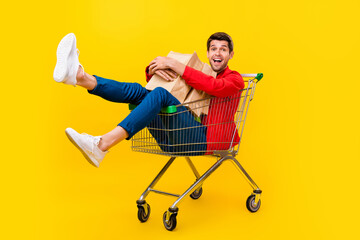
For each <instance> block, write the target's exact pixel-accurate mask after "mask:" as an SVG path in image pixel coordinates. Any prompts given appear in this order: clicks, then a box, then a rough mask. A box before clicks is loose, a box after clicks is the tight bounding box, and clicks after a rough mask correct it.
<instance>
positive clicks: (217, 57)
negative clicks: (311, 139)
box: [54, 32, 244, 167]
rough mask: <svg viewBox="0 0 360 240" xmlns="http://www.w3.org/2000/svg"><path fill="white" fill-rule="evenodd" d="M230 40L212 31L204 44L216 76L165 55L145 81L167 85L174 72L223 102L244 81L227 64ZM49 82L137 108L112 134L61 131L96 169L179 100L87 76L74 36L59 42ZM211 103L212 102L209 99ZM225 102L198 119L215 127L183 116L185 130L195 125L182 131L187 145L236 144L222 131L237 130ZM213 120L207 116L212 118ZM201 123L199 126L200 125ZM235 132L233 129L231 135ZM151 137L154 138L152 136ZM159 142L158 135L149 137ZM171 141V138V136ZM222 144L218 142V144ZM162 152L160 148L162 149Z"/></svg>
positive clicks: (233, 109)
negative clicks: (157, 78)
mask: <svg viewBox="0 0 360 240" xmlns="http://www.w3.org/2000/svg"><path fill="white" fill-rule="evenodd" d="M233 55H234V52H233V42H232V39H231V37H230V36H229V35H227V34H226V33H222V32H219V33H214V34H213V35H211V36H210V38H209V39H208V41H207V57H208V59H209V62H210V65H211V67H212V69H213V70H214V71H215V72H217V77H216V78H214V77H211V76H208V75H205V74H204V73H202V72H200V71H197V70H195V69H192V68H190V67H188V66H185V65H184V64H182V63H180V62H178V61H176V60H174V59H171V58H167V57H157V58H155V59H154V60H153V61H151V63H150V65H149V66H148V67H147V68H146V78H147V81H149V80H150V78H151V76H152V75H153V74H158V75H159V76H161V77H162V78H164V79H165V80H167V81H172V80H173V79H174V78H175V77H176V76H177V74H179V75H181V76H182V78H183V79H184V80H185V81H186V83H187V84H189V85H190V86H192V87H193V88H195V89H198V90H202V91H205V92H206V93H208V94H210V95H213V96H215V97H219V98H224V97H232V96H235V95H237V94H238V93H239V91H240V90H241V89H243V88H244V82H243V80H242V77H241V75H240V74H239V73H237V72H235V71H231V70H230V69H229V68H228V66H227V64H228V61H229V60H230V59H231V58H232V57H233ZM54 79H55V81H56V82H62V83H65V84H69V85H74V86H75V85H78V86H81V87H84V88H86V89H87V90H88V92H89V93H90V94H94V95H98V96H100V97H102V98H104V99H106V100H109V101H112V102H119V103H132V104H136V105H138V106H137V107H136V108H135V109H134V110H133V111H132V112H131V113H130V114H129V115H128V116H127V117H126V118H125V119H124V120H123V121H122V122H121V123H119V124H118V126H116V127H115V128H114V129H113V130H111V131H110V132H108V133H106V134H104V135H102V136H96V137H94V136H91V135H88V134H79V133H77V132H76V131H75V130H73V129H71V128H67V129H66V130H65V132H66V135H67V136H68V138H69V139H70V141H71V142H72V143H73V144H74V145H75V146H76V147H77V148H78V149H79V150H80V151H81V153H82V154H83V155H84V157H85V158H86V159H87V160H88V161H89V163H91V164H92V165H94V166H96V167H99V164H100V162H101V161H102V160H103V158H104V157H105V155H106V153H107V152H108V150H109V149H110V148H111V147H113V146H114V145H116V144H117V143H119V142H121V141H122V140H124V139H130V138H131V137H132V136H133V135H134V134H135V133H137V132H138V131H140V130H141V129H143V128H145V127H146V126H148V125H150V124H154V122H155V121H156V117H157V114H158V113H159V112H160V109H161V108H162V107H166V106H171V105H179V104H180V102H179V101H178V100H177V99H176V98H175V97H174V96H172V95H171V94H170V93H169V92H168V91H166V90H165V89H163V88H161V87H158V88H156V89H154V90H153V91H148V90H146V89H145V88H144V87H142V86H141V85H140V84H138V83H122V82H117V81H114V80H110V79H105V78H101V77H98V76H96V75H89V74H88V73H86V72H85V71H84V68H83V67H82V65H81V64H80V63H79V60H78V53H77V48H76V38H75V35H74V34H73V33H70V34H68V35H66V36H65V37H64V38H63V39H62V40H61V41H60V43H59V46H58V49H57V63H56V66H55V70H54ZM212 101H213V102H216V101H217V100H216V99H215V100H212ZM224 104H225V103H222V102H221V101H218V104H216V106H217V107H214V108H212V109H210V110H209V114H208V116H207V117H205V118H204V119H203V120H202V124H204V125H205V124H209V123H211V124H210V125H216V124H214V123H219V122H222V123H224V122H227V124H225V125H224V124H223V125H222V127H221V126H220V125H217V126H211V127H208V128H206V127H201V126H198V123H197V122H196V121H195V120H194V119H193V117H191V114H190V113H188V115H184V116H182V121H180V123H181V124H183V127H184V128H187V127H188V126H198V127H197V128H196V131H197V132H196V133H195V134H194V132H192V133H191V134H189V132H184V133H183V135H184V139H185V140H184V139H183V140H182V141H185V142H187V143H189V142H190V143H191V142H192V140H191V139H190V138H191V136H195V135H196V136H198V138H199V139H197V140H196V141H201V142H204V143H205V144H202V145H199V148H201V149H200V150H198V151H200V152H201V151H203V152H204V153H205V151H207V150H215V149H218V148H219V147H220V148H226V147H227V148H228V147H229V145H228V144H225V145H224V146H219V144H217V145H216V146H215V145H214V144H206V143H207V142H211V143H215V142H217V143H226V142H229V138H231V137H232V139H233V140H234V141H231V142H238V140H239V136H238V135H237V132H236V135H235V136H233V134H230V135H232V136H230V135H229V136H228V135H226V134H221V133H223V130H224V127H225V128H226V129H236V126H235V124H234V123H233V118H234V114H235V112H236V108H237V105H236V106H233V107H230V108H229V107H228V106H227V109H228V111H226V112H223V113H222V112H221V111H224V109H225V105H224ZM214 113H217V114H216V117H211V116H215V114H214ZM200 125H201V124H200ZM233 132H234V131H233ZM153 135H154V134H153ZM154 137H155V139H156V140H157V141H158V142H159V138H160V137H161V136H154ZM170 137H171V136H170ZM220 145H221V144H220ZM163 150H164V149H163Z"/></svg>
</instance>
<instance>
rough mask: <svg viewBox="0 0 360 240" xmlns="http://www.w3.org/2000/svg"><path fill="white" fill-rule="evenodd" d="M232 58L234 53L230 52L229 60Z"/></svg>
mask: <svg viewBox="0 0 360 240" xmlns="http://www.w3.org/2000/svg"><path fill="white" fill-rule="evenodd" d="M233 57H234V51H232V52H231V53H230V59H232V58H233Z"/></svg>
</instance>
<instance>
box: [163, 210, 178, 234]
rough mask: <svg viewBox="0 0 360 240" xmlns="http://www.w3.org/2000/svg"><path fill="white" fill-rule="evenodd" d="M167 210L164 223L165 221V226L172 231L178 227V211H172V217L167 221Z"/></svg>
mask: <svg viewBox="0 0 360 240" xmlns="http://www.w3.org/2000/svg"><path fill="white" fill-rule="evenodd" d="M167 212H168V211H166V212H164V215H163V223H164V226H165V228H166V230H168V231H172V230H174V229H175V228H176V215H177V213H170V214H171V215H170V218H169V220H168V221H166V215H167Z"/></svg>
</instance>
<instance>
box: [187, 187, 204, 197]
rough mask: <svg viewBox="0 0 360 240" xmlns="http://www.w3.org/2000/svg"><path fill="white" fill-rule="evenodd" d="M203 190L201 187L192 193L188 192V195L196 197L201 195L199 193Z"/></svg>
mask: <svg viewBox="0 0 360 240" xmlns="http://www.w3.org/2000/svg"><path fill="white" fill-rule="evenodd" d="M202 192H203V190H202V187H201V188H200V189H198V190H195V191H194V192H193V193H192V194H190V197H191V198H192V199H198V198H200V197H201V194H202Z"/></svg>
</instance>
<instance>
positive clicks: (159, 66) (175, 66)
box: [149, 57, 186, 76]
mask: <svg viewBox="0 0 360 240" xmlns="http://www.w3.org/2000/svg"><path fill="white" fill-rule="evenodd" d="M185 67H186V66H185V65H184V64H182V63H180V62H179V61H177V60H175V59H173V58H169V57H157V58H155V59H154V60H152V61H151V62H150V65H149V73H150V74H151V73H155V72H156V71H158V70H172V71H174V72H176V73H178V74H179V75H181V76H182V75H183V74H184V71H185Z"/></svg>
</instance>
